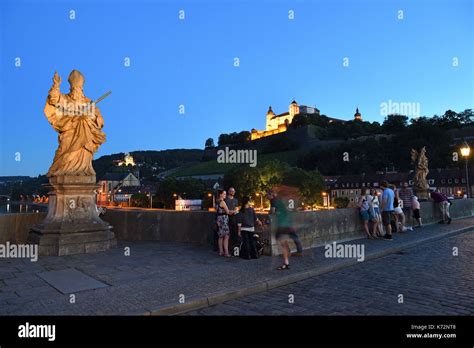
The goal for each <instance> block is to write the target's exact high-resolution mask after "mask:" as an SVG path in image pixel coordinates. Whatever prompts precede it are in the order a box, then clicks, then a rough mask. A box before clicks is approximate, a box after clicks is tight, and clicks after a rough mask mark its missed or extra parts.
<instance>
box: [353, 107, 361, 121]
mask: <svg viewBox="0 0 474 348" xmlns="http://www.w3.org/2000/svg"><path fill="white" fill-rule="evenodd" d="M354 120H358V121H362V115H361V114H360V112H359V108H357V109H356V113H355V114H354Z"/></svg>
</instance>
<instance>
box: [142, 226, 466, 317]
mask: <svg viewBox="0 0 474 348" xmlns="http://www.w3.org/2000/svg"><path fill="white" fill-rule="evenodd" d="M472 230H474V226H469V227H463V228H460V229H456V230H452V231H449V232H445V233H437V234H436V235H433V236H428V237H426V238H422V239H418V240H416V241H412V242H406V243H403V244H401V245H397V246H394V247H391V248H387V249H384V250H381V251H374V252H372V253H370V254H368V255H366V256H365V260H374V259H378V258H381V257H384V256H387V255H390V254H393V253H396V252H399V251H402V250H404V249H410V248H413V247H415V246H417V245H419V244H421V243H425V242H431V241H436V240H438V239H442V238H446V237H450V236H454V235H457V234H462V233H465V232H469V231H472ZM415 233H416V232H415ZM381 242H383V241H381ZM388 243H391V242H388ZM358 263H360V262H359V261H357V260H355V259H348V260H346V261H341V262H337V263H335V264H331V265H327V266H323V267H321V268H318V269H309V270H304V271H300V272H297V273H290V274H288V275H287V276H284V277H281V278H278V279H271V280H267V281H262V282H259V283H256V284H252V285H249V286H244V287H240V288H234V289H229V290H225V291H222V292H217V293H211V294H209V295H208V296H203V297H193V298H191V299H186V302H185V303H178V302H176V303H167V304H163V305H160V306H158V307H155V308H152V309H150V310H147V311H146V312H145V313H142V315H178V314H183V313H186V312H189V311H192V310H197V309H202V308H206V307H210V306H214V305H216V304H220V303H223V302H226V301H230V300H235V299H237V298H240V297H244V296H248V295H253V294H256V293H260V292H264V291H267V290H270V289H274V288H279V287H282V286H285V285H289V284H292V283H296V282H298V281H301V280H305V279H308V278H312V277H315V276H318V275H321V274H325V273H329V272H333V271H337V270H340V269H343V268H347V267H351V266H354V265H356V264H358ZM136 314H137V313H134V315H136Z"/></svg>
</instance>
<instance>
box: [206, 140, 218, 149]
mask: <svg viewBox="0 0 474 348" xmlns="http://www.w3.org/2000/svg"><path fill="white" fill-rule="evenodd" d="M204 147H205V148H206V149H210V148H213V147H215V145H214V139H212V138H208V139H207V140H206V144H205V145H204Z"/></svg>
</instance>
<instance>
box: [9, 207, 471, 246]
mask: <svg viewBox="0 0 474 348" xmlns="http://www.w3.org/2000/svg"><path fill="white" fill-rule="evenodd" d="M421 206H422V209H421V216H422V219H423V223H424V224H429V223H435V222H438V221H439V220H440V219H441V214H440V211H439V209H438V207H437V206H436V205H435V204H434V203H433V202H422V203H421ZM45 216H46V213H31V214H26V213H20V214H4V215H0V243H1V244H4V243H5V242H6V241H10V242H14V243H24V242H25V241H26V238H27V236H28V231H29V230H30V228H31V227H32V226H33V225H35V224H37V223H39V222H40V221H41V220H43V219H44V218H45ZM451 216H452V217H453V218H454V219H456V218H462V217H469V216H474V199H464V200H454V201H453V204H452V206H451ZM260 217H261V218H263V219H264V220H268V216H267V215H260ZM214 218H215V214H214V213H211V212H205V211H197V212H196V211H194V212H177V211H169V210H157V209H154V210H140V209H108V210H107V213H106V215H105V216H104V217H102V219H103V220H105V221H107V222H108V223H110V224H111V225H112V226H113V227H114V228H113V231H114V232H115V235H116V238H117V239H118V240H130V241H153V240H159V241H176V242H187V243H196V244H200V245H211V244H212V242H213V232H212V229H211V226H212V223H213V221H214ZM295 228H296V229H297V231H298V234H299V236H300V238H301V240H302V242H303V246H304V248H310V247H315V246H319V245H323V244H326V243H329V242H333V241H344V240H351V239H356V238H363V237H365V234H364V232H363V229H362V222H361V220H360V218H359V214H358V211H357V209H354V208H347V209H334V210H323V211H314V212H299V213H296V216H295ZM274 232H275V220H273V224H272V223H270V224H269V225H266V226H265V229H264V231H263V232H262V233H261V235H262V238H264V239H266V240H268V243H269V246H268V247H267V248H266V254H268V255H269V254H273V255H277V254H279V250H278V245H277V243H276V241H275V238H274V235H275V233H274Z"/></svg>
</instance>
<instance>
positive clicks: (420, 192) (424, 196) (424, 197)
mask: <svg viewBox="0 0 474 348" xmlns="http://www.w3.org/2000/svg"><path fill="white" fill-rule="evenodd" d="M415 194H416V197H418V200H421V201H429V200H430V199H431V195H430V190H429V189H415Z"/></svg>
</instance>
